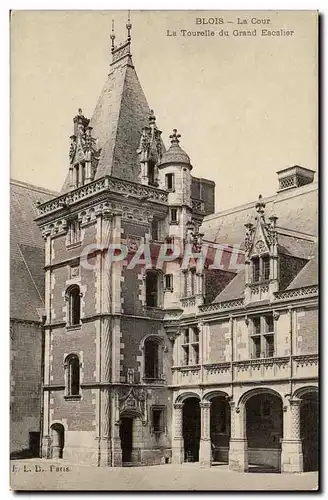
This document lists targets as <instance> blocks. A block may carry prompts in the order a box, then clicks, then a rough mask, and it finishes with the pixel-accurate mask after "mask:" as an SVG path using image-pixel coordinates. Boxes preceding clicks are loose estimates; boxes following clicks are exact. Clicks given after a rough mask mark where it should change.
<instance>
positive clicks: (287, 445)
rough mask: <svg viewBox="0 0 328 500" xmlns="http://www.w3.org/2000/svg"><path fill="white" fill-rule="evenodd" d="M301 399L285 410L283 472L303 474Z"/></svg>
mask: <svg viewBox="0 0 328 500" xmlns="http://www.w3.org/2000/svg"><path fill="white" fill-rule="evenodd" d="M300 417H301V399H296V398H294V399H291V400H290V401H289V405H287V406H286V407H285V408H284V413H283V418H284V438H283V440H282V448H281V471H282V472H302V471H303V452H302V441H301V437H300Z"/></svg>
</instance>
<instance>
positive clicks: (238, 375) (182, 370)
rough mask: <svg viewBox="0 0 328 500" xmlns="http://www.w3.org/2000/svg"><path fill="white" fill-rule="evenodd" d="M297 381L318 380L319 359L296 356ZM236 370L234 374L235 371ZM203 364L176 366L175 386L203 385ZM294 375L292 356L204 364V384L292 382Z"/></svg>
mask: <svg viewBox="0 0 328 500" xmlns="http://www.w3.org/2000/svg"><path fill="white" fill-rule="evenodd" d="M292 363H293V375H292V376H293V379H296V380H297V379H300V378H301V379H302V380H303V379H306V378H309V379H313V378H316V377H318V364H319V356H318V355H317V354H304V355H297V356H292ZM231 369H232V372H231ZM200 370H201V367H200V366H199V365H196V366H174V367H173V368H172V373H173V384H175V385H186V384H189V383H190V384H193V383H194V384H196V383H198V382H200V380H199V379H200ZM290 375H291V358H290V356H279V357H272V358H256V359H245V360H241V361H233V362H232V363H231V362H229V361H227V362H222V363H208V364H204V365H203V379H202V383H204V384H216V383H218V384H230V383H231V382H237V383H239V382H240V383H243V382H252V381H254V382H259V381H269V380H270V381H272V380H278V379H281V380H289V379H290Z"/></svg>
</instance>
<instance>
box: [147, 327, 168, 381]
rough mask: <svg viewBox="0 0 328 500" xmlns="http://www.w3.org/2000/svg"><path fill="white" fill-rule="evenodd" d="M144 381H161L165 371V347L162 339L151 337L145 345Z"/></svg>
mask: <svg viewBox="0 0 328 500" xmlns="http://www.w3.org/2000/svg"><path fill="white" fill-rule="evenodd" d="M144 363H145V368H144V379H148V380H152V379H155V380H156V379H160V378H162V370H163V346H162V341H161V339H158V338H156V337H149V338H147V339H146V340H145V343H144Z"/></svg>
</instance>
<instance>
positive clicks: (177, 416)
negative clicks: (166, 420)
mask: <svg viewBox="0 0 328 500" xmlns="http://www.w3.org/2000/svg"><path fill="white" fill-rule="evenodd" d="M173 420H174V423H173V438H172V463H173V464H182V463H183V461H184V442H183V431H182V423H183V403H175V404H174V405H173Z"/></svg>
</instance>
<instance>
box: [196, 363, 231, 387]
mask: <svg viewBox="0 0 328 500" xmlns="http://www.w3.org/2000/svg"><path fill="white" fill-rule="evenodd" d="M203 382H204V383H205V384H211V383H227V384H229V383H230V382H231V363H230V362H224V363H211V364H205V365H204V380H203Z"/></svg>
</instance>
